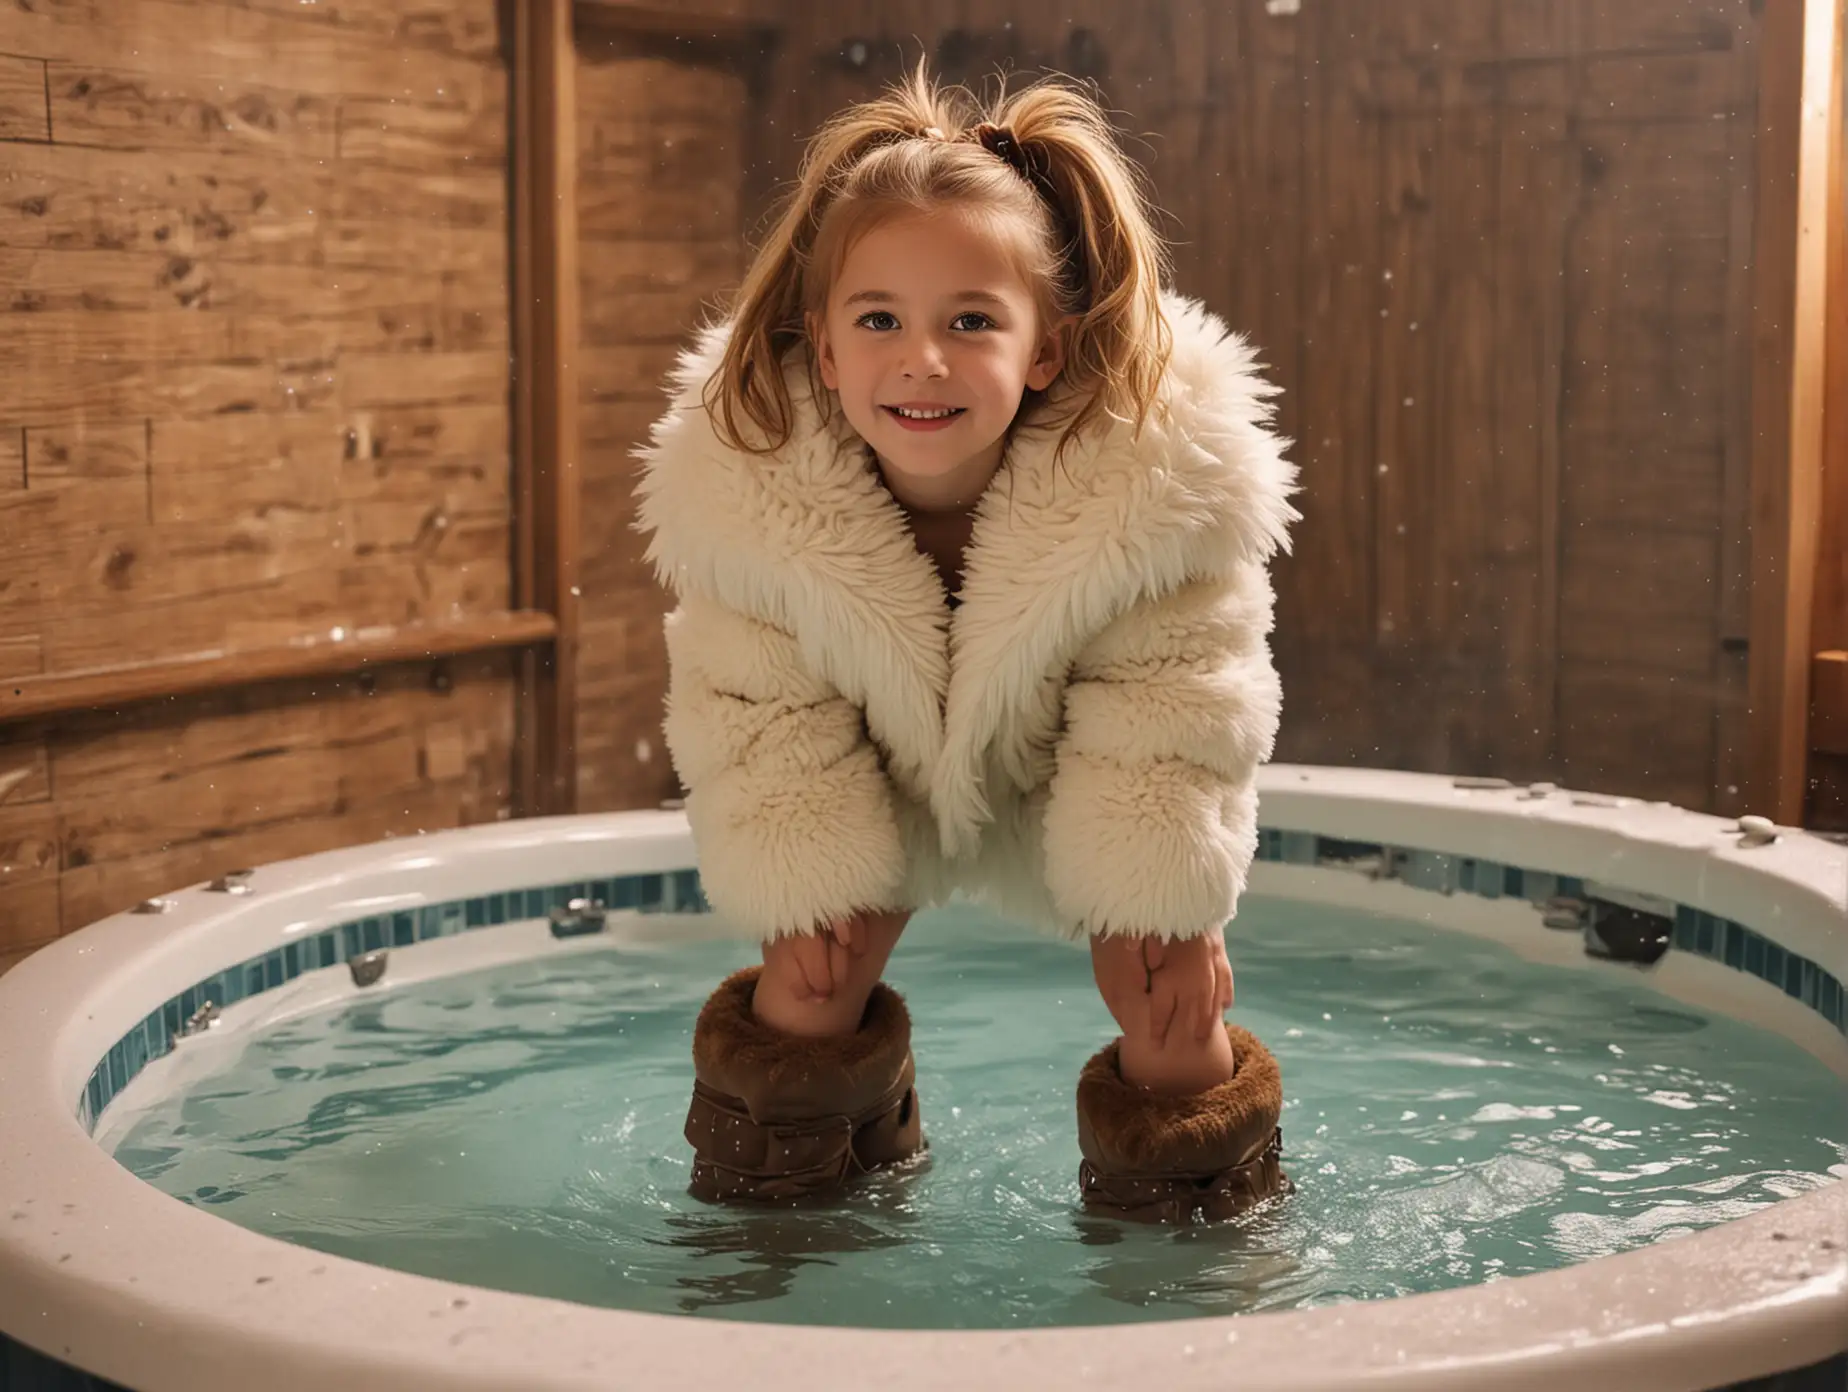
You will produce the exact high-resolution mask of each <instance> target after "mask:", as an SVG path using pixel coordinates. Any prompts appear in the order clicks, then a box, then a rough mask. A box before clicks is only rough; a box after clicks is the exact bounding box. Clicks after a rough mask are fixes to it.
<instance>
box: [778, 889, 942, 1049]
mask: <svg viewBox="0 0 1848 1392" xmlns="http://www.w3.org/2000/svg"><path fill="white" fill-rule="evenodd" d="M910 919H911V915H910V914H909V913H882V914H866V915H864V916H862V918H861V923H862V924H863V925H864V930H865V935H866V951H865V952H864V953H862V954H861V955H859V956H852V955H849V954H847V953H846V952H845V951H843V950H838V949H837V950H836V952H835V964H836V966H837V967H841V968H844V969H843V970H837V971H835V972H834V973H833V980H834V989H833V991H832V992H831V993H830V994H829V995H827V996H826V997H823V998H819V999H818V998H816V997H814V996H813V995H811V994H810V993H809V988H808V985H807V978H806V977H805V975H804V973H803V970H802V967H801V965H800V964H799V963H798V961H797V958H796V953H797V946H796V944H795V943H794V942H793V941H792V940H789V939H784V940H781V941H778V942H774V943H767V944H765V946H764V970H763V975H762V976H761V977H759V978H758V981H757V992H756V994H755V995H754V996H753V997H752V1000H751V1012H752V1014H754V1015H755V1016H756V1017H757V1018H758V1019H759V1020H761V1021H763V1022H764V1023H765V1024H766V1025H769V1026H770V1027H771V1028H772V1029H777V1030H781V1031H783V1032H784V1033H785V1034H797V1035H806V1036H811V1037H813V1036H821V1035H845V1034H852V1033H854V1032H855V1031H856V1030H858V1029H859V1028H860V1021H861V1019H862V1018H863V1017H864V1016H865V1014H866V1000H867V997H868V996H870V995H871V994H872V993H873V987H874V986H876V985H877V984H878V982H879V978H880V977H882V976H883V975H885V969H886V962H887V960H888V959H889V958H890V957H891V956H892V949H893V948H895V947H897V946H898V939H899V935H900V934H902V933H903V932H904V931H905V924H906V923H907V922H909V921H910ZM808 946H809V950H810V951H813V950H814V944H813V943H812V942H811V943H810V944H809V945H808Z"/></svg>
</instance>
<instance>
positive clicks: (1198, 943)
mask: <svg viewBox="0 0 1848 1392" xmlns="http://www.w3.org/2000/svg"><path fill="white" fill-rule="evenodd" d="M1142 959H1143V961H1144V962H1146V963H1147V964H1148V969H1149V1038H1150V1040H1151V1041H1152V1042H1153V1043H1155V1044H1157V1045H1159V1044H1162V1043H1164V1042H1165V1041H1166V1040H1167V1038H1168V1030H1169V1028H1170V1026H1172V1025H1173V1023H1174V1022H1175V1020H1177V1019H1187V1018H1191V1019H1192V1020H1193V1021H1194V1038H1195V1039H1199V1040H1205V1039H1209V1038H1211V1037H1212V1033H1213V1031H1214V1030H1215V1029H1217V1028H1219V1027H1220V1026H1222V1025H1223V1024H1224V1022H1225V1021H1224V1016H1225V1012H1226V1011H1228V1010H1230V1009H1231V1008H1232V962H1231V959H1230V958H1228V957H1227V956H1226V940H1225V935H1224V934H1223V933H1206V934H1203V935H1202V936H1200V937H1197V938H1182V939H1179V940H1177V941H1174V942H1163V941H1162V940H1161V939H1160V938H1144V939H1143V940H1142Z"/></svg>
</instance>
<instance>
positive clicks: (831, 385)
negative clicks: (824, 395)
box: [804, 314, 841, 391]
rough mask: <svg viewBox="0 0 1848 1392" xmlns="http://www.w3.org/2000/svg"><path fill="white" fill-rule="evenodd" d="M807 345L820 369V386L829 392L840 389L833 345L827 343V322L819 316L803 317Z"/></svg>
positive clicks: (839, 378)
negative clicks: (811, 348)
mask: <svg viewBox="0 0 1848 1392" xmlns="http://www.w3.org/2000/svg"><path fill="white" fill-rule="evenodd" d="M804 319H805V321H806V323H807V325H808V336H809V343H810V344H812V345H813V351H814V354H815V364H816V366H817V367H819V368H820V369H821V384H822V386H824V387H826V388H827V389H828V390H829V391H839V390H840V389H841V373H840V368H839V367H837V366H836V365H835V362H834V345H833V344H832V343H830V342H829V341H828V325H827V322H826V321H825V320H824V319H823V318H822V317H821V316H820V315H819V314H809V315H805V316H804Z"/></svg>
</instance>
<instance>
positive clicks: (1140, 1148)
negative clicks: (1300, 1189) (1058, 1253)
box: [1078, 1025, 1291, 1223]
mask: <svg viewBox="0 0 1848 1392" xmlns="http://www.w3.org/2000/svg"><path fill="white" fill-rule="evenodd" d="M1226 1035H1227V1037H1228V1038H1229V1039H1230V1040H1231V1042H1232V1055H1233V1057H1234V1059H1235V1060H1236V1061H1237V1071H1236V1072H1235V1073H1234V1074H1233V1076H1232V1077H1231V1078H1230V1079H1228V1080H1227V1081H1225V1082H1223V1083H1221V1084H1219V1086H1218V1087H1214V1088H1209V1089H1208V1090H1207V1091H1205V1092H1197V1093H1193V1094H1191V1095H1189V1096H1185V1097H1174V1096H1168V1095H1165V1094H1162V1093H1157V1092H1149V1091H1146V1090H1145V1089H1143V1088H1139V1087H1136V1086H1134V1085H1132V1084H1130V1083H1127V1082H1125V1081H1124V1079H1123V1073H1122V1070H1121V1068H1120V1067H1119V1065H1118V1061H1117V1048H1118V1045H1117V1043H1116V1042H1113V1043H1111V1044H1110V1045H1109V1046H1108V1047H1107V1048H1105V1049H1103V1050H1102V1051H1101V1052H1099V1053H1098V1054H1096V1055H1095V1056H1094V1057H1093V1058H1092V1059H1091V1061H1090V1062H1089V1063H1087V1064H1085V1066H1084V1072H1083V1073H1081V1074H1080V1075H1079V1078H1078V1149H1079V1150H1080V1151H1081V1152H1082V1153H1083V1155H1084V1162H1083V1164H1082V1165H1081V1166H1080V1168H1079V1172H1078V1182H1079V1186H1080V1188H1081V1190H1082V1191H1083V1195H1084V1206H1085V1208H1086V1209H1088V1210H1089V1211H1091V1212H1093V1213H1099V1214H1108V1215H1111V1216H1114V1217H1118V1218H1128V1219H1132V1220H1134V1221H1137V1222H1144V1223H1188V1222H1191V1221H1192V1219H1193V1216H1194V1214H1196V1213H1198V1214H1199V1215H1200V1216H1201V1217H1202V1218H1203V1219H1206V1220H1207V1221H1209V1222H1210V1221H1212V1220H1214V1219H1218V1218H1230V1217H1232V1216H1233V1215H1234V1214H1236V1213H1242V1212H1243V1211H1244V1210H1246V1209H1248V1208H1250V1207H1252V1206H1253V1205H1255V1204H1258V1203H1260V1202H1262V1201H1263V1200H1265V1199H1268V1198H1270V1197H1271V1196H1272V1195H1275V1194H1287V1193H1289V1192H1290V1189H1291V1184H1290V1181H1289V1180H1288V1179H1287V1178H1286V1177H1285V1176H1284V1173H1283V1170H1282V1168H1281V1166H1280V1160H1281V1158H1282V1155H1283V1132H1282V1131H1280V1130H1279V1129H1278V1127H1277V1119H1278V1117H1279V1116H1280V1115H1281V1114H1282V1112H1283V1078H1282V1075H1281V1074H1280V1073H1279V1072H1278V1070H1277V1060H1276V1059H1274V1058H1272V1057H1271V1053H1270V1050H1268V1049H1266V1048H1265V1047H1264V1046H1263V1045H1262V1044H1260V1043H1258V1041H1257V1039H1256V1037H1255V1036H1253V1035H1252V1034H1251V1033H1250V1032H1249V1031H1247V1030H1242V1029H1240V1028H1239V1027H1238V1026H1237V1025H1227V1026H1226Z"/></svg>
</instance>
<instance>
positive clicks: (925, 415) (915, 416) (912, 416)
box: [892, 406, 957, 420]
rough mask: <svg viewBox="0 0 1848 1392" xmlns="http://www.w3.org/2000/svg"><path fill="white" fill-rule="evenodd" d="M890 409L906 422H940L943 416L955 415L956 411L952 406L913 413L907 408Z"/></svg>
mask: <svg viewBox="0 0 1848 1392" xmlns="http://www.w3.org/2000/svg"><path fill="white" fill-rule="evenodd" d="M892 409H893V410H894V411H897V412H898V413H899V415H901V416H903V417H905V419H906V420H942V419H943V418H944V417H945V416H953V415H955V414H956V411H957V408H956V407H954V406H939V407H938V408H937V409H935V410H932V411H914V410H912V409H911V408H909V407H907V406H894V407H893V408H892Z"/></svg>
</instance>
